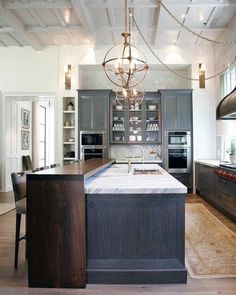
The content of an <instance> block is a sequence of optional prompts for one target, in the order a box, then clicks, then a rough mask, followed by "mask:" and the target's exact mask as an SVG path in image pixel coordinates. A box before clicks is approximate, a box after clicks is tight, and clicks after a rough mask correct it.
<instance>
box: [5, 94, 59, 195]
mask: <svg viewBox="0 0 236 295" xmlns="http://www.w3.org/2000/svg"><path fill="white" fill-rule="evenodd" d="M17 97H19V98H22V99H24V100H28V99H29V100H31V101H32V100H33V99H37V98H38V99H40V100H41V99H42V100H43V99H46V97H48V98H49V100H50V99H52V100H54V101H55V103H54V108H55V110H54V116H55V117H54V124H55V125H54V126H58V112H57V109H58V99H57V97H58V95H57V93H56V92H1V91H0V109H1V114H2V116H1V119H0V145H1V147H2V148H1V149H0V172H1V175H0V192H5V191H7V188H6V187H5V182H6V181H5V161H6V148H5V138H6V133H5V127H6V112H5V110H6V100H7V99H13V98H14V99H16V98H17ZM57 133H58V129H56V128H55V133H54V142H55V144H54V154H55V162H57V161H58V151H57V149H56V146H57V140H58V134H57Z"/></svg>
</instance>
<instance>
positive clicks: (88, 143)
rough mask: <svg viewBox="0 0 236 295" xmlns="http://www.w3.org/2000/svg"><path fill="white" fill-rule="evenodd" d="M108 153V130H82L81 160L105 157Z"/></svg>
mask: <svg viewBox="0 0 236 295" xmlns="http://www.w3.org/2000/svg"><path fill="white" fill-rule="evenodd" d="M106 153H107V142H106V131H80V159H81V160H88V159H92V158H104V157H105V155H106Z"/></svg>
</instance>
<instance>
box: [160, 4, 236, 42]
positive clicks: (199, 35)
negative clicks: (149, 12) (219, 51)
mask: <svg viewBox="0 0 236 295" xmlns="http://www.w3.org/2000/svg"><path fill="white" fill-rule="evenodd" d="M157 1H158V2H159V4H160V5H161V6H162V7H163V8H164V9H165V11H166V12H167V13H168V14H169V15H170V16H171V17H172V18H173V19H174V20H175V21H176V22H177V23H178V24H179V25H180V26H181V27H183V28H184V29H185V30H187V31H188V32H189V33H191V34H193V35H194V36H196V37H198V38H200V39H202V40H205V41H208V42H211V43H213V44H221V45H227V46H233V45H235V44H236V42H235V41H233V42H222V41H217V40H213V39H210V38H207V37H204V36H202V35H201V34H198V33H196V32H194V31H193V30H191V29H190V28H188V27H187V26H185V25H184V24H183V23H182V22H181V21H179V20H178V19H177V18H176V17H175V16H174V15H173V13H171V12H170V10H169V9H168V8H167V7H166V6H165V5H164V4H163V3H162V1H161V0H157Z"/></svg>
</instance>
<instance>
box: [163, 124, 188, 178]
mask: <svg viewBox="0 0 236 295" xmlns="http://www.w3.org/2000/svg"><path fill="white" fill-rule="evenodd" d="M164 142H165V151H164V152H165V169H166V170H167V171H168V172H169V173H190V172H191V169H192V167H191V165H192V160H191V159H192V155H191V132H190V131H169V130H168V131H165V133H164Z"/></svg>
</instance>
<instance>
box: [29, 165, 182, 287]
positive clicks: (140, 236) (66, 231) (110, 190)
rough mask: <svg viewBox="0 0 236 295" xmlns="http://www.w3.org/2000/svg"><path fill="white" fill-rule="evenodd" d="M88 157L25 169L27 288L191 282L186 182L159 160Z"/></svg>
mask: <svg viewBox="0 0 236 295" xmlns="http://www.w3.org/2000/svg"><path fill="white" fill-rule="evenodd" d="M133 168H144V169H151V170H156V169H157V170H158V171H160V173H161V174H140V173H139V174H133V170H132V171H131V173H128V165H127V164H114V161H113V160H110V159H91V160H88V161H85V162H80V163H76V164H71V165H67V166H63V167H57V168H53V169H49V170H44V171H40V172H37V173H33V174H29V175H27V206H28V207H27V210H28V211H27V214H28V215H27V237H28V243H27V250H28V283H29V286H30V287H54V288H83V287H85V286H86V283H93V284H95V283H102V284H113V283H114V284H155V283H186V282H187V272H186V269H185V264H184V258H185V250H184V247H185V244H184V237H185V234H184V232H185V230H184V227H185V226H184V221H185V209H184V199H185V193H186V192H187V188H186V187H185V186H184V185H182V184H181V183H180V182H178V181H177V180H176V179H175V178H173V177H172V176H170V175H169V174H168V173H167V172H165V171H164V170H163V169H162V168H161V167H160V166H158V165H157V164H147V165H142V164H137V165H133Z"/></svg>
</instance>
